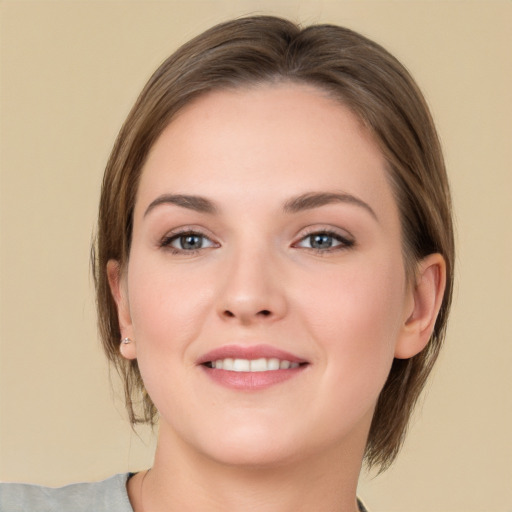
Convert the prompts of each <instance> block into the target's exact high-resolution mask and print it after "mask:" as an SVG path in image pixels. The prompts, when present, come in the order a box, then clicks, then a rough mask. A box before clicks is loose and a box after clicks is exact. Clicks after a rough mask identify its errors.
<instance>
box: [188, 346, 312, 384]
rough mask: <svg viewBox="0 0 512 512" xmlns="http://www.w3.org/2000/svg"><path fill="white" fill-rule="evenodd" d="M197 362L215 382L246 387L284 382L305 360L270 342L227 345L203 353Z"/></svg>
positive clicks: (295, 373) (303, 366)
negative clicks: (265, 343)
mask: <svg viewBox="0 0 512 512" xmlns="http://www.w3.org/2000/svg"><path fill="white" fill-rule="evenodd" d="M197 364H198V365H199V366H201V368H202V369H203V370H204V371H205V372H206V373H207V374H208V376H209V377H210V378H212V379H213V380H214V381H215V382H217V383H218V384H221V385H223V386H226V387H229V388H234V389H238V390H247V391H248V390H260V389H264V388H267V387H269V386H272V385H275V384H278V383H280V382H284V381H286V380H288V379H290V378H292V377H294V376H295V375H298V374H299V373H301V371H302V370H303V369H304V368H305V367H306V366H308V364H309V363H308V361H306V360H305V359H303V358H300V357H298V356H296V355H294V354H292V353H289V352H285V351H283V350H280V349H277V348H275V347H272V346H270V345H256V346H245V345H244V346H241V345H228V346H224V347H220V348H218V349H214V350H212V351H210V352H208V353H206V354H204V355H203V356H201V357H200V358H199V359H198V361H197Z"/></svg>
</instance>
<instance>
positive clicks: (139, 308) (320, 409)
mask: <svg viewBox="0 0 512 512" xmlns="http://www.w3.org/2000/svg"><path fill="white" fill-rule="evenodd" d="M115 287H116V286H115V284H114V288H115ZM119 290H120V291H119V295H118V306H119V315H120V323H121V328H122V333H123V336H130V337H131V338H132V339H134V340H135V343H134V344H132V345H130V346H126V347H125V348H124V350H125V355H126V356H127V357H136V358H137V360H138V364H139V367H140V371H141V373H142V377H143V379H144V383H145V386H146V389H147V391H148V393H149V395H150V396H151V398H152V400H153V401H154V403H155V405H156V407H157V408H158V410H159V412H160V416H161V427H160V428H161V439H164V438H165V439H166V440H167V441H168V442H169V443H171V444H173V445H175V446H178V445H179V446H182V447H183V446H186V447H187V449H192V450H193V451H194V452H196V453H199V454H202V455H205V456H207V457H209V458H213V459H214V460H217V461H221V462H224V463H229V464H233V463H234V464H259V465H260V464H271V463H276V462H283V461H291V460H295V459H297V458H300V457H309V456H312V455H314V454H317V453H327V452H324V451H326V450H329V452H330V453H334V452H336V453H340V452H345V453H346V451H347V450H350V449H352V450H353V447H354V446H357V447H358V448H357V449H358V450H359V451H362V450H363V448H364V444H365V439H366V436H367V433H368V429H369V425H370V422H371V417H372V413H373V410H374V406H375V403H376V400H377V397H378V395H379V392H380V390H381V388H382V387H383V385H384V382H385V380H386V377H387V375H388V372H389V369H390V366H391V363H392V360H393V357H394V354H395V351H396V349H397V346H398V345H399V344H400V343H401V342H402V341H403V340H402V334H403V329H404V324H405V323H406V321H407V318H408V316H409V315H410V313H411V308H412V299H411V296H410V295H411V293H410V292H409V291H408V287H407V285H406V279H405V273H404V265H403V259H402V247H401V237H400V221H399V216H398V210H397V205H396V204H395V200H394V198H393V194H392V190H391V188H390V185H389V183H388V180H387V179H386V170H385V163H384V159H383V157H382V155H381V153H380V151H379V150H378V148H377V146H376V144H375V143H374V142H373V140H372V139H371V137H370V136H369V134H368V133H367V131H365V129H364V128H363V127H362V125H361V123H360V122H359V121H358V120H357V118H356V117H355V116H354V115H353V114H352V113H351V112H350V111H349V110H348V109H347V108H345V107H343V106H342V105H340V104H339V103H338V102H335V101H334V100H333V99H331V98H329V97H327V96H326V95H325V94H324V93H322V92H321V91H319V90H317V89H315V88H313V87H309V86H304V85H293V84H281V85H268V86H258V87H252V88H242V89H238V90H233V91H217V92H213V93H209V94H207V95H205V96H203V97H201V98H199V99H198V100H196V101H195V102H194V103H192V104H190V105H189V106H187V107H186V108H185V109H184V110H182V111H181V113H180V114H179V115H178V117H177V118H176V119H175V120H173V121H172V123H171V124H170V125H169V126H168V127H167V129H166V130H165V131H164V132H163V133H162V135H161V136H160V138H159V139H158V140H157V142H156V143H155V145H154V147H153V148H152V150H151V152H150V155H149V158H148V160H147V162H146V164H145V166H144V169H143V172H142V177H141V181H140V185H139V189H138V194H137V198H136V206H135V211H134V224H133V240H132V245H131V252H130V258H129V263H128V266H127V269H126V272H125V273H124V274H123V275H122V277H121V281H120V286H119ZM276 368H278V369H276Z"/></svg>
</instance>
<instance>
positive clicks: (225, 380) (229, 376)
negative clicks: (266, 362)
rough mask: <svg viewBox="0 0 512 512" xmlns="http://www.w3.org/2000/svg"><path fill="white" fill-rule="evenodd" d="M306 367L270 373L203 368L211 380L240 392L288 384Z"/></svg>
mask: <svg viewBox="0 0 512 512" xmlns="http://www.w3.org/2000/svg"><path fill="white" fill-rule="evenodd" d="M305 367H306V365H301V366H299V367H298V368H290V369H288V370H271V371H268V372H230V371H228V370H217V369H215V368H208V367H207V366H201V368H203V370H204V371H205V372H206V374H207V375H208V377H210V379H212V380H214V381H215V382H216V383H217V384H220V385H221V386H224V387H227V388H231V389H236V390H240V391H259V390H262V389H266V388H269V387H271V386H275V385H276V384H280V383H281V382H286V381H288V380H290V379H292V378H293V377H296V376H297V375H299V373H301V372H302V371H303V370H304V369H305Z"/></svg>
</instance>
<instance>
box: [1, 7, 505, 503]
mask: <svg viewBox="0 0 512 512" xmlns="http://www.w3.org/2000/svg"><path fill="white" fill-rule="evenodd" d="M249 12H265V13H275V14H283V15H287V16H290V17H291V18H293V19H295V20H302V21H304V22H306V23H312V22H320V21H328V22H334V23H338V24H344V25H347V26H349V27H351V28H354V29H356V30H359V31H362V32H363V33H365V34H367V35H368V36H370V37H372V38H374V39H376V40H377V41H379V42H381V43H382V44H384V46H386V47H387V48H388V49H389V50H391V51H392V52H393V53H394V54H396V55H397V56H398V57H399V58H400V59H401V60H402V61H403V62H404V63H405V64H406V66H408V67H409V69H410V70H411V71H412V72H413V74H414V75H415V76H416V78H417V80H418V81H419V83H420V85H421V86H422V88H423V90H424V92H425V94H426V96H427V99H428V101H429V103H430V104H431V106H432V109H433V113H434V116H435V118H436V120H437V123H438V127H439V131H440V135H441V138H442V141H443V145H444V148H445V152H446V159H447V163H448V168H449V174H450V177H451V181H452V184H453V195H454V201H455V213H456V219H457V226H458V250H459V252H458V260H457V263H458V269H457V287H456V294H455V306H454V310H453V316H452V322H451V325H450V330H449V333H448V340H447V344H446V348H445V350H444V352H443V355H442V357H441V361H440V363H439V365H438V367H437V370H436V372H435V375H434V379H433V380H432V381H431V384H430V386H429V389H428V393H427V394H426V400H425V401H424V405H423V407H422V409H421V411H419V412H418V414H417V415H416V417H415V420H414V424H413V427H412V429H411V432H410V436H409V438H408V441H407V443H406V445H405V448H404V450H403V452H402V454H401V456H400V458H399V460H398V462H397V463H396V465H395V466H394V467H393V468H392V469H391V470H389V471H388V472H387V473H385V474H384V475H382V476H380V477H378V478H376V479H374V480H372V479H369V478H366V477H365V478H364V479H363V482H362V484H361V488H360V493H361V495H362V496H363V497H364V498H365V499H366V501H367V502H368V505H369V506H370V508H371V509H372V510H374V511H376V512H386V511H389V512H391V511H393V512H401V511H414V512H427V511H431V512H434V511H435V512H445V511H446V512H447V511H450V512H477V511H478V512H484V511H494V512H511V511H512V443H511V441H510V439H511V433H512V399H511V395H512V393H511V392H512V379H511V368H512V334H511V333H512V325H511V317H512V292H511V290H512V273H511V266H512V265H511V262H512V228H511V225H512V215H511V213H512V207H511V202H512V169H511V163H512V158H511V157H512V149H511V148H512V144H511V142H510V141H511V136H512V122H511V119H512V93H511V91H512V58H511V51H512V30H511V27H512V2H511V1H509V0H507V1H462V2H460V1H443V2H437V1H422V2H416V1H364V0H359V1H343V0H332V1H327V0H326V1H290V2H276V1H275V0H274V1H273V2H264V1H256V0H254V1H249V0H248V1H240V0H239V1H228V0H225V1H220V0H219V1H216V0H210V1H203V2H197V1H177V2H176V1H162V2H150V1H129V0H128V1H125V2H114V1H89V2H84V1H71V0H70V1H67V2H66V1H60V2H58V1H54V2H48V1H37V2H29V1H21V0H20V1H3V2H0V15H1V26H0V29H1V46H0V48H1V143H2V145H1V165H2V167H1V172H2V174H1V182H0V184H1V188H0V192H1V203H0V208H1V210H0V215H1V225H0V226H1V233H0V243H1V252H0V256H1V274H0V276H1V302H0V307H1V326H0V336H1V346H0V348H1V373H0V379H1V380H0V390H1V396H0V398H1V404H0V414H1V418H0V428H1V438H0V439H1V446H0V478H2V479H5V480H23V481H32V482H39V483H43V484H51V485H57V484H64V483H66V482H70V481H75V480H88V479H99V478H103V477H106V476H108V475H110V474H112V473H114V472H121V471H126V470H128V469H131V470H137V469H140V468H142V467H146V466H149V465H150V464H151V457H152V456H151V453H152V446H153V441H152V436H151V434H150V433H149V432H147V431H144V430H142V431H141V433H140V437H138V436H137V435H136V434H134V433H132V432H131V430H130V427H129V426H128V424H127V422H126V420H125V417H124V412H123V408H122V405H121V402H120V401H119V399H118V398H117V399H116V398H115V395H116V393H114V392H112V391H111V387H110V384H109V377H108V370H107V368H106V365H105V363H104V361H103V356H102V354H101V351H100V348H99V344H98V340H97V335H96V328H95V314H94V299H93V293H92V282H91V279H90V277H89V273H88V272H89V270H88V251H89V243H90V238H91V235H92V232H93V229H94V220H95V209H96V206H97V197H98V191H99V185H100V180H101V176H102V172H103V167H104V165H105V162H106V159H107V156H108V153H109V150H110V147H111V145H112V143H113V140H114V137H115V136H116V133H117V130H118V129H119V127H120V124H121V122H122V120H123V119H124V117H125V115H126V114H127V111H128V109H129V107H130V106H131V104H132V102H133V101H134V99H135V97H136V95H137V93H138V91H139V90H140V88H141V87H142V85H143V83H144V82H145V80H146V79H147V78H148V76H149V74H150V72H152V71H153V70H154V68H155V67H156V66H157V65H158V64H159V63H160V62H161V60H162V59H163V58H164V57H166V56H167V55H168V54H169V53H170V52H171V51H172V50H173V49H175V48H176V47H177V45H178V44H180V43H182V42H184V41H186V40H187V39H188V38H189V37H190V36H192V35H195V34H196V33H198V32H199V31H201V30H203V29H205V28H206V27H208V26H209V25H211V24H213V23H215V22H217V21H220V20H224V19H226V18H228V17H231V16H234V15H239V14H245V13H249Z"/></svg>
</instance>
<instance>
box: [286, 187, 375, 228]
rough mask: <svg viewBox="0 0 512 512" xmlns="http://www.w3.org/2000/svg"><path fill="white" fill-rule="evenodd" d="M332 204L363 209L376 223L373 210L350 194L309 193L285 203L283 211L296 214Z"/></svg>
mask: <svg viewBox="0 0 512 512" xmlns="http://www.w3.org/2000/svg"><path fill="white" fill-rule="evenodd" d="M332 203H348V204H353V205H355V206H359V207H361V208H364V209H365V210H366V211H367V212H368V213H370V215H371V216H372V217H373V218H374V219H375V220H376V221H377V222H378V220H379V219H378V217H377V214H376V213H375V212H374V210H373V208H372V207H371V206H370V205H369V204H368V203H365V202H364V201H363V200H362V199H359V198H358V197H356V196H353V195H352V194H347V193H344V192H342V193H334V192H309V193H306V194H302V195H300V196H297V197H294V198H292V199H290V200H288V201H286V203H285V205H284V211H285V212H286V213H297V212H301V211H303V210H310V209H312V208H318V207H320V206H325V205H328V204H332Z"/></svg>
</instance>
